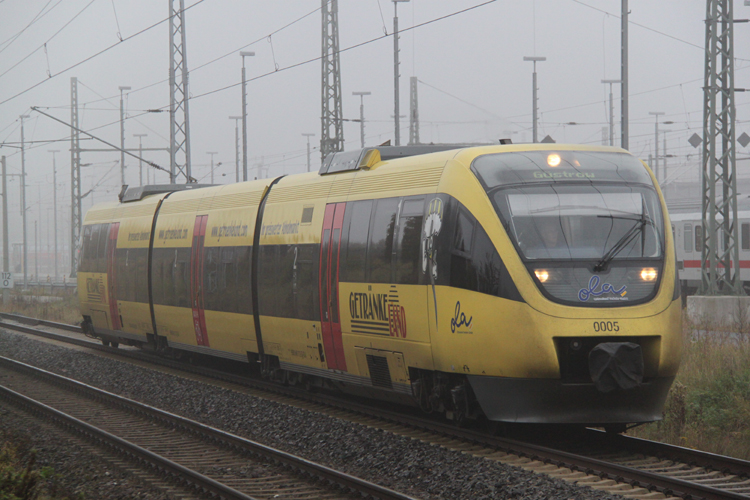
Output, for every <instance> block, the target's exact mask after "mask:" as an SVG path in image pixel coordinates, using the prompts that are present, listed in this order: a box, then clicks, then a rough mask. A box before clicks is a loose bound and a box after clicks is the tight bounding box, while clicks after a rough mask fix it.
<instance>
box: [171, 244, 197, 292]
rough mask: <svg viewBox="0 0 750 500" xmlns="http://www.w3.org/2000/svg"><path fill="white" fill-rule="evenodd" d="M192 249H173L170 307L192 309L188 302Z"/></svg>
mask: <svg viewBox="0 0 750 500" xmlns="http://www.w3.org/2000/svg"><path fill="white" fill-rule="evenodd" d="M191 252H192V248H175V249H174V260H173V262H172V283H174V297H173V300H172V303H171V305H173V306H177V307H192V302H191V300H190V255H191Z"/></svg>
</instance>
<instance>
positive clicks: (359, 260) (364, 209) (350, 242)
mask: <svg viewBox="0 0 750 500" xmlns="http://www.w3.org/2000/svg"><path fill="white" fill-rule="evenodd" d="M371 213H372V200H366V201H356V202H354V203H352V204H351V208H350V207H347V210H346V212H345V214H346V215H349V214H351V216H350V217H351V220H350V222H349V225H348V234H347V233H345V234H344V238H346V240H345V241H347V251H346V253H345V254H344V255H345V256H346V257H345V259H344V261H343V262H342V265H341V268H342V273H341V281H346V282H349V283H364V282H365V263H366V261H367V236H368V235H369V232H370V215H371ZM345 227H347V226H346V224H345ZM342 244H343V241H342Z"/></svg>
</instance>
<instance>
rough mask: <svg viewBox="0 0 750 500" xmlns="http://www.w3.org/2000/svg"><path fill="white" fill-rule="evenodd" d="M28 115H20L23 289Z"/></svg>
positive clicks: (25, 286)
mask: <svg viewBox="0 0 750 500" xmlns="http://www.w3.org/2000/svg"><path fill="white" fill-rule="evenodd" d="M28 117H29V115H21V117H20V118H21V218H22V219H23V222H22V223H23V289H24V290H26V288H27V287H28V284H29V277H28V272H29V267H28V256H29V253H28V245H27V243H28V235H27V230H26V145H25V142H24V136H23V121H24V120H25V119H26V118H28Z"/></svg>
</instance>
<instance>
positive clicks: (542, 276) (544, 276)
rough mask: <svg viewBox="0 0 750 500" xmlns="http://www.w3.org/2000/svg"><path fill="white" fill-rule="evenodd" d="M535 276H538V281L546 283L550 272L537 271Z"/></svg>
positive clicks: (544, 270)
mask: <svg viewBox="0 0 750 500" xmlns="http://www.w3.org/2000/svg"><path fill="white" fill-rule="evenodd" d="M534 274H535V275H536V279H538V280H539V281H541V282H542V283H544V282H545V281H547V280H548V279H549V271H547V270H546V269H536V270H534Z"/></svg>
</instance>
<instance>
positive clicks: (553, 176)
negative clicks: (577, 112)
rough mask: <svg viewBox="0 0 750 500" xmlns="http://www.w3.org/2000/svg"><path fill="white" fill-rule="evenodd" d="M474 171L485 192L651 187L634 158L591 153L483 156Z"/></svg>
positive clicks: (567, 152) (537, 152) (528, 153)
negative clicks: (547, 186) (575, 185)
mask: <svg viewBox="0 0 750 500" xmlns="http://www.w3.org/2000/svg"><path fill="white" fill-rule="evenodd" d="M471 168H472V170H473V171H474V173H475V174H476V176H477V177H479V179H480V181H482V183H483V184H484V186H485V188H486V189H492V188H494V187H497V186H501V185H512V184H531V183H534V184H536V183H550V182H552V183H556V182H561V183H563V182H564V183H569V182H587V183H591V182H626V183H638V184H648V185H651V184H652V181H651V176H650V175H649V174H648V171H647V170H646V168H645V167H644V166H643V164H642V163H641V162H640V160H638V159H637V158H635V157H634V156H631V155H628V154H625V153H604V152H592V151H524V152H519V153H500V154H493V155H484V156H480V157H478V158H477V159H476V160H474V163H473V164H472V166H471Z"/></svg>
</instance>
